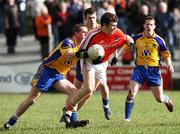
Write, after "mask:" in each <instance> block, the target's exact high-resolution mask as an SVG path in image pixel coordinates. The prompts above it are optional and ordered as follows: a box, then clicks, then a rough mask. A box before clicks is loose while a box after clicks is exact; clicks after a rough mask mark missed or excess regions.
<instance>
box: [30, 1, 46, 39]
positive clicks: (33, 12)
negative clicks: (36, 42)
mask: <svg viewBox="0 0 180 134" xmlns="http://www.w3.org/2000/svg"><path fill="white" fill-rule="evenodd" d="M43 2H44V0H30V1H27V10H28V11H29V13H30V16H31V18H32V25H33V32H34V36H35V39H38V37H37V29H36V26H35V17H36V16H38V15H40V12H41V9H42V7H43V6H44V4H43Z"/></svg>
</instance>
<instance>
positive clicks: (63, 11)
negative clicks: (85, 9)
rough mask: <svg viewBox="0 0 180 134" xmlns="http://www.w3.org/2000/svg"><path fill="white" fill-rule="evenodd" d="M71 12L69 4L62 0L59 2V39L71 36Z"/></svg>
mask: <svg viewBox="0 0 180 134" xmlns="http://www.w3.org/2000/svg"><path fill="white" fill-rule="evenodd" d="M71 19H72V18H71V14H70V12H69V11H68V5H67V3H66V2H61V3H60V4H59V12H58V31H59V41H60V42H61V41H62V40H64V39H65V38H66V37H70V36H71V34H72V33H71V27H72V25H73V24H72V23H73V22H72V21H71Z"/></svg>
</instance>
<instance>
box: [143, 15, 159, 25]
mask: <svg viewBox="0 0 180 134" xmlns="http://www.w3.org/2000/svg"><path fill="white" fill-rule="evenodd" d="M146 20H153V21H154V24H155V23H156V21H155V19H154V17H152V16H147V17H146V18H145V20H144V23H145V22H146Z"/></svg>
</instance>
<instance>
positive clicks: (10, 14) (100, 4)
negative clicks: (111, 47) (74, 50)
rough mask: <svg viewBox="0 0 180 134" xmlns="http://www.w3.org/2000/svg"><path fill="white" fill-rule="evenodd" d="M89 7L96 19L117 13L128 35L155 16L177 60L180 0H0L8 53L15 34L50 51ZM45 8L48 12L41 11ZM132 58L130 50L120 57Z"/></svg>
mask: <svg viewBox="0 0 180 134" xmlns="http://www.w3.org/2000/svg"><path fill="white" fill-rule="evenodd" d="M90 6H93V7H95V8H96V11H97V22H99V19H100V18H101V16H102V15H103V13H105V12H111V13H114V14H116V15H117V16H118V18H119V21H118V27H119V28H120V29H122V30H123V31H124V32H125V33H127V34H129V35H133V34H137V33H139V32H142V30H143V27H142V25H143V22H144V18H145V17H146V16H148V15H152V16H154V17H155V19H156V22H157V23H156V32H157V34H159V35H160V36H161V37H163V38H164V39H165V41H166V44H167V46H168V47H169V49H170V52H171V54H172V60H176V59H175V49H177V48H180V1H179V0H65V1H63V0H11V1H9V0H1V3H0V34H4V35H5V37H6V45H7V53H9V54H12V53H16V52H15V47H16V45H17V37H18V36H20V37H22V38H23V36H25V35H26V34H27V33H31V34H34V37H35V39H37V40H39V42H40V45H41V52H42V58H43V57H44V56H46V55H47V53H48V51H50V50H49V49H50V48H49V47H47V44H49V45H50V44H51V46H52V48H54V47H55V46H56V45H57V44H58V42H60V41H62V40H63V39H65V38H66V37H69V36H71V35H72V27H73V26H74V25H75V24H77V23H85V22H84V16H83V12H84V10H85V9H87V8H89V7H90ZM46 10H47V11H48V12H46V13H43V12H45V11H46ZM42 14H46V15H42ZM39 16H41V18H44V19H42V22H40V23H42V27H43V28H44V30H39V27H38V25H37V24H39V23H37V18H39ZM47 16H50V18H51V21H50V20H49V19H47ZM47 21H48V22H47ZM49 25H51V27H50V28H49ZM32 29H33V31H32ZM29 31H30V32H29ZM44 31H46V32H44ZM44 34H45V35H44ZM42 35H43V38H42ZM132 60H133V53H129V54H126V55H125V56H124V57H122V61H123V63H124V64H130V63H131V61H132Z"/></svg>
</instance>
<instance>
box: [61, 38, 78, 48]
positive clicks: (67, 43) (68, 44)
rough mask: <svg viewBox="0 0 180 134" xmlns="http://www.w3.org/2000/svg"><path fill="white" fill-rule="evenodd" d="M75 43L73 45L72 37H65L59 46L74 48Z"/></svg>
mask: <svg viewBox="0 0 180 134" xmlns="http://www.w3.org/2000/svg"><path fill="white" fill-rule="evenodd" d="M74 47H75V45H74V41H73V39H72V38H69V37H68V38H66V39H64V40H63V41H62V43H61V48H63V49H67V48H74Z"/></svg>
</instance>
